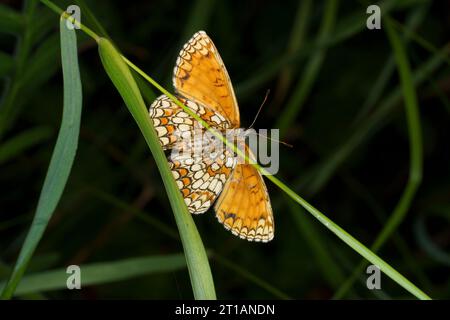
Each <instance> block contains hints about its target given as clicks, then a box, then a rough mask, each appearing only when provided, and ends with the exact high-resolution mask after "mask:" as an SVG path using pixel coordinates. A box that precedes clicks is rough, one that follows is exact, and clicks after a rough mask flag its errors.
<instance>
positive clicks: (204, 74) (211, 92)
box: [173, 31, 240, 128]
mask: <svg viewBox="0 0 450 320" xmlns="http://www.w3.org/2000/svg"><path fill="white" fill-rule="evenodd" d="M173 85H174V87H175V89H176V90H177V92H178V93H179V94H180V95H182V96H183V97H186V98H187V99H190V100H194V101H197V102H199V103H200V104H203V105H205V106H208V107H210V108H211V109H213V110H214V111H216V112H218V113H220V114H222V115H223V116H225V118H227V119H228V120H229V121H230V123H231V125H232V126H233V128H238V127H239V125H240V119H239V107H238V104H237V101H236V97H235V95H234V91H233V86H232V84H231V80H230V77H229V76H228V72H227V70H226V69H225V65H224V64H223V62H222V58H221V57H220V55H219V52H218V51H217V49H216V47H215V46H214V44H213V42H212V40H211V39H210V38H209V37H208V35H207V34H206V33H205V32H204V31H199V32H197V33H195V34H194V36H193V37H192V38H191V39H190V40H189V41H188V42H187V43H186V44H185V45H184V47H183V49H181V51H180V54H179V56H178V59H177V63H176V66H175V69H174V76H173Z"/></svg>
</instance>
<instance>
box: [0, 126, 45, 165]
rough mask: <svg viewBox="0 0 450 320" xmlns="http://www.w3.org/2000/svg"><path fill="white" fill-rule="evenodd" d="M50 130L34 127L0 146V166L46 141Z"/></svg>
mask: <svg viewBox="0 0 450 320" xmlns="http://www.w3.org/2000/svg"><path fill="white" fill-rule="evenodd" d="M51 133H52V130H51V129H50V128H48V127H35V128H32V129H28V130H26V131H24V132H21V133H19V134H18V135H16V136H15V137H13V138H11V139H9V140H7V141H5V142H3V143H2V144H1V145H0V165H1V164H3V163H5V162H7V161H10V160H11V159H14V158H15V157H16V156H18V155H19V154H21V153H22V152H24V151H25V150H27V149H28V148H31V147H33V146H35V145H37V144H39V143H41V142H42V141H44V140H46V139H48V138H49V137H50V135H51Z"/></svg>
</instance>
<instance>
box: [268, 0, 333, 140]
mask: <svg viewBox="0 0 450 320" xmlns="http://www.w3.org/2000/svg"><path fill="white" fill-rule="evenodd" d="M338 4H339V1H338V0H329V1H328V2H327V6H326V7H325V9H324V10H325V12H324V15H323V19H322V24H321V26H320V30H319V35H318V38H317V39H318V41H317V42H319V43H320V42H325V41H327V39H328V38H329V36H330V33H331V32H332V31H333V26H334V22H335V20H336V15H337V10H338ZM325 55H326V49H322V48H320V49H317V51H316V52H314V53H313V54H312V55H311V58H310V60H309V61H308V63H307V65H306V68H305V71H304V73H303V74H302V76H301V77H300V80H299V82H298V84H297V85H296V86H295V88H294V90H293V94H292V96H291V97H290V99H289V101H288V103H287V105H286V108H285V109H284V110H283V112H282V113H281V115H280V117H279V119H278V121H277V123H276V124H275V127H276V128H279V129H280V136H283V135H284V134H285V133H286V131H287V130H288V129H289V127H290V126H291V125H292V123H293V122H294V121H295V119H296V118H297V115H298V114H299V112H300V110H301V108H302V107H303V104H304V102H305V100H306V98H307V96H308V95H309V93H310V92H311V89H312V87H313V85H314V83H315V81H316V78H317V75H318V74H319V71H320V68H321V66H322V63H323V61H324V59H325Z"/></svg>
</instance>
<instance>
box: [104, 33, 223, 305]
mask: <svg viewBox="0 0 450 320" xmlns="http://www.w3.org/2000/svg"><path fill="white" fill-rule="evenodd" d="M99 53H100V57H101V60H102V63H103V66H104V68H105V70H106V72H107V74H108V75H109V77H110V78H111V81H112V82H113V83H114V85H115V86H116V88H117V90H118V91H119V93H120V94H121V96H122V98H123V100H124V101H125V104H126V105H127V107H128V109H129V111H130V112H131V114H132V115H133V118H134V119H135V121H136V122H137V124H138V126H139V128H140V129H141V132H142V134H143V136H144V138H145V140H146V142H147V144H148V146H149V148H150V151H151V152H152V154H153V157H154V159H155V162H156V165H157V166H158V169H159V172H160V174H161V177H162V179H163V183H164V186H165V188H166V191H167V195H168V197H169V201H170V204H171V206H172V210H173V213H174V216H175V220H176V223H177V226H178V230H179V232H180V237H181V241H182V244H183V249H184V253H185V255H186V261H187V266H188V270H189V275H190V278H191V283H192V288H193V291H194V297H195V298H196V299H215V298H216V294H215V289H214V283H213V279H212V275H211V270H210V266H209V262H208V257H207V255H206V252H205V249H204V247H203V243H202V240H201V238H200V235H199V233H198V231H197V228H196V227H195V224H194V221H193V219H192V216H191V214H190V213H189V212H188V210H187V207H186V204H185V203H184V201H183V198H182V196H181V193H180V191H179V190H178V187H177V185H176V183H175V180H174V179H173V176H172V173H171V172H170V169H169V165H168V163H167V159H166V156H165V154H164V152H163V150H162V148H161V146H160V144H159V140H158V138H157V136H156V133H155V130H154V128H153V127H152V124H151V121H150V118H149V116H148V111H147V108H146V107H145V104H144V101H143V99H142V96H141V94H140V92H139V89H138V86H137V85H136V82H135V81H134V79H133V76H132V74H131V72H130V70H129V69H128V66H127V65H126V64H125V63H124V61H123V59H122V57H121V55H120V54H119V53H118V52H117V50H116V49H115V48H114V46H113V45H112V44H111V42H109V41H108V40H107V39H104V38H101V39H100V40H99Z"/></svg>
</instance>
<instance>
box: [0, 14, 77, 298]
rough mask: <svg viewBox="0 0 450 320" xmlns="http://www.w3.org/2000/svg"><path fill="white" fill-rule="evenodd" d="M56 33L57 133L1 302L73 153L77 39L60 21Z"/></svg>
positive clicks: (20, 269)
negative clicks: (60, 97)
mask: <svg viewBox="0 0 450 320" xmlns="http://www.w3.org/2000/svg"><path fill="white" fill-rule="evenodd" d="M60 32H61V58H62V67H63V79H64V111H63V117H62V121H61V129H60V131H59V134H58V139H57V141H56V145H55V149H54V151H53V154H52V158H51V160H50V165H49V167H48V171H47V175H46V177H45V181H44V186H43V187H42V191H41V195H40V197H39V202H38V205H37V209H36V214H35V216H34V219H33V222H32V224H31V227H30V230H29V231H28V234H27V237H26V239H25V243H24V244H23V246H22V249H21V251H20V254H19V258H18V259H17V262H16V265H15V267H14V270H13V272H12V275H11V277H10V278H9V281H8V283H7V285H6V286H5V288H4V289H3V292H2V296H1V297H2V298H3V299H9V298H11V296H12V295H13V293H14V290H15V288H16V287H17V285H18V284H19V281H20V279H21V278H22V276H23V274H24V273H25V270H26V268H27V265H28V263H29V261H30V259H31V257H32V255H33V252H34V251H35V249H36V247H37V245H38V243H39V240H40V239H41V238H42V235H43V233H44V231H45V228H46V227H47V224H48V221H49V220H50V218H51V216H52V214H53V211H54V210H55V208H56V206H57V204H58V202H59V199H60V198H61V195H62V193H63V190H64V187H65V185H66V182H67V179H68V178H69V174H70V170H71V168H72V164H73V161H74V158H75V153H76V150H77V145H78V136H79V131H80V119H81V106H82V92H81V81H80V72H79V69H78V57H77V39H76V35H75V31H74V30H68V29H67V28H66V24H65V20H64V19H61V20H60Z"/></svg>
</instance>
